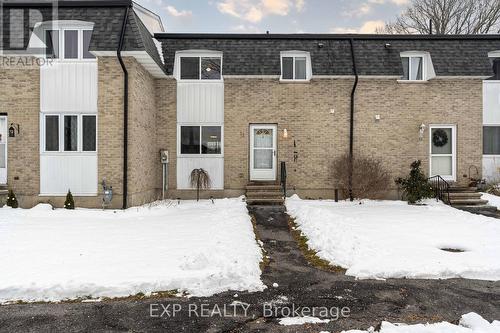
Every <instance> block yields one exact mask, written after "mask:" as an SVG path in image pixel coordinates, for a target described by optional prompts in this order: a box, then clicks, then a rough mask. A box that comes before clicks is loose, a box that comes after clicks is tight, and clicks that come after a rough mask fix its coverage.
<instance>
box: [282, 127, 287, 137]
mask: <svg viewBox="0 0 500 333" xmlns="http://www.w3.org/2000/svg"><path fill="white" fill-rule="evenodd" d="M287 138H288V130H287V129H286V128H285V129H284V130H283V139H287Z"/></svg>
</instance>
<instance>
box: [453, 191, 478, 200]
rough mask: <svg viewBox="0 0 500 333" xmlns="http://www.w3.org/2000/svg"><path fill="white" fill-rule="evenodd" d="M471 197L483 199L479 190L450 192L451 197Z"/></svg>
mask: <svg viewBox="0 0 500 333" xmlns="http://www.w3.org/2000/svg"><path fill="white" fill-rule="evenodd" d="M458 198H469V199H481V193H478V192H450V199H458Z"/></svg>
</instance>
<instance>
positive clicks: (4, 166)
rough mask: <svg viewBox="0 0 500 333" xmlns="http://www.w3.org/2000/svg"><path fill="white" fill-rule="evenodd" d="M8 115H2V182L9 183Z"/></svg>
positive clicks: (0, 117)
mask: <svg viewBox="0 0 500 333" xmlns="http://www.w3.org/2000/svg"><path fill="white" fill-rule="evenodd" d="M8 136H9V134H8V131H7V117H6V116H0V184H7V137H8Z"/></svg>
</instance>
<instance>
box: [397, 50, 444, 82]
mask: <svg viewBox="0 0 500 333" xmlns="http://www.w3.org/2000/svg"><path fill="white" fill-rule="evenodd" d="M401 62H402V65H403V77H402V78H401V81H403V82H405V81H407V82H412V81H427V80H430V79H432V78H434V77H435V76H436V73H435V72H434V67H433V66H432V60H431V56H430V54H429V52H424V51H408V52H402V53H401Z"/></svg>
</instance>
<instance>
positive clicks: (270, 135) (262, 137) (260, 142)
mask: <svg viewBox="0 0 500 333" xmlns="http://www.w3.org/2000/svg"><path fill="white" fill-rule="evenodd" d="M277 131H278V128H277V126H276V125H250V180H261V181H266V180H267V181H270V180H271V181H272V180H276V164H277V162H276V142H277V137H276V135H277Z"/></svg>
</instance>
